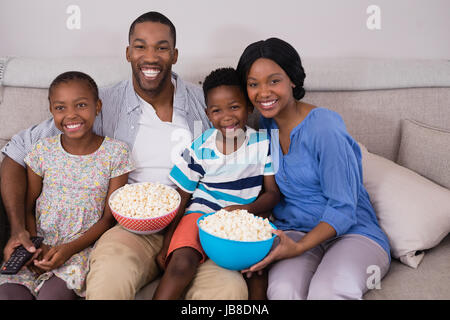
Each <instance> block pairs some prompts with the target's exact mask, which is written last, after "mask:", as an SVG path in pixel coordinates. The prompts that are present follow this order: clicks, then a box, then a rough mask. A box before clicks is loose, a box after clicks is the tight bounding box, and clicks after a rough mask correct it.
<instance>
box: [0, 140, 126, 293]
mask: <svg viewBox="0 0 450 320" xmlns="http://www.w3.org/2000/svg"><path fill="white" fill-rule="evenodd" d="M25 163H26V164H27V165H28V166H29V167H30V168H31V169H32V170H33V171H34V172H35V173H36V174H37V175H39V176H41V177H42V178H43V185H42V192H41V195H40V196H39V198H38V199H37V200H36V225H37V234H38V235H39V236H42V237H44V243H45V244H47V245H49V246H56V245H60V244H63V243H67V242H71V241H73V240H75V239H77V238H78V237H80V236H81V235H82V234H83V233H84V232H86V231H87V230H88V229H89V228H90V227H92V226H93V225H94V224H95V223H96V222H97V221H98V220H99V219H100V218H101V216H102V214H103V209H104V207H105V198H106V194H107V191H108V186H109V180H110V179H111V178H114V177H117V176H120V175H122V174H125V173H127V172H130V171H131V170H133V169H134V167H133V164H132V163H131V160H130V152H129V149H128V146H127V145H126V144H125V143H123V142H120V141H118V140H114V139H111V138H108V137H105V138H104V140H103V143H102V144H101V146H100V147H99V148H98V149H97V151H95V152H94V153H92V154H89V155H81V156H80V155H73V154H69V153H68V152H66V151H65V150H64V149H63V147H62V145H61V135H57V136H54V137H50V138H45V139H41V140H39V141H38V142H37V143H36V144H35V145H34V146H33V149H32V151H31V152H30V153H29V154H28V155H27V156H26V158H25ZM91 250H92V247H88V248H86V249H84V250H83V251H81V252H79V253H77V254H75V255H73V256H72V257H71V258H70V259H69V260H67V261H66V262H65V263H64V264H63V265H62V266H60V267H59V268H57V269H54V270H51V271H49V272H46V273H44V274H42V275H40V276H38V277H37V276H36V275H35V274H34V273H32V272H31V271H29V270H28V269H27V268H23V269H22V270H21V271H19V273H17V274H15V275H1V276H0V285H1V284H3V283H7V282H8V283H18V284H22V285H24V286H26V287H27V288H28V289H30V291H31V292H32V293H33V294H34V295H35V296H36V295H37V293H38V291H39V289H40V288H41V286H42V284H43V283H44V282H45V281H46V280H47V279H49V278H50V277H51V276H52V275H55V276H57V277H59V278H61V279H62V280H64V281H65V282H66V283H67V286H68V287H69V288H71V289H74V291H75V292H76V293H77V294H78V295H79V296H82V297H83V296H84V295H85V282H86V281H85V279H86V275H87V272H88V270H89V254H90V252H91Z"/></svg>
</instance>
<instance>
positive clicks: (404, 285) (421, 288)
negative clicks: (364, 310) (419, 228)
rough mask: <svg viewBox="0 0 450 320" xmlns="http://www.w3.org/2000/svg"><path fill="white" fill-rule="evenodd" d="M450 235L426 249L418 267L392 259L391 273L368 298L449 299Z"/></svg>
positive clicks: (369, 292)
mask: <svg viewBox="0 0 450 320" xmlns="http://www.w3.org/2000/svg"><path fill="white" fill-rule="evenodd" d="M449 266H450V235H449V236H447V237H446V238H445V239H444V240H442V242H441V243H440V244H439V245H438V246H436V247H434V248H432V249H430V250H427V254H426V258H425V259H424V260H423V262H422V263H421V264H420V266H419V267H418V268H417V269H412V268H409V267H407V266H405V265H404V264H403V263H401V262H399V261H398V260H396V259H393V260H392V263H391V266H390V268H389V272H388V273H387V274H386V276H385V277H384V278H383V279H381V283H380V286H381V287H380V288H379V289H373V290H370V291H368V292H367V293H366V294H365V295H364V299H365V300H448V299H450V286H449V281H450V279H449V272H448V270H449Z"/></svg>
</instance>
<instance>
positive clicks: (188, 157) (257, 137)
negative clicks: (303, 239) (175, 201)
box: [169, 126, 275, 214]
mask: <svg viewBox="0 0 450 320" xmlns="http://www.w3.org/2000/svg"><path fill="white" fill-rule="evenodd" d="M217 133H218V130H217V129H215V128H211V129H208V130H206V131H205V132H204V133H203V134H202V135H201V136H199V137H198V138H197V139H195V140H194V142H193V143H192V144H191V146H190V148H187V149H185V150H184V152H183V154H182V156H181V157H180V159H179V161H177V163H176V164H175V166H174V167H173V168H172V170H171V172H170V177H169V178H170V179H171V180H172V181H173V182H174V183H175V184H176V185H177V186H178V187H180V188H181V189H182V190H184V191H186V192H188V193H192V198H191V201H190V203H189V204H188V207H187V210H186V214H189V213H192V212H200V213H210V212H214V211H218V210H220V209H221V208H223V207H226V206H230V205H236V204H239V205H243V204H249V203H251V202H253V201H255V200H256V198H257V197H258V195H259V193H260V191H261V189H262V185H263V177H264V176H265V175H274V174H275V173H274V170H273V166H272V160H271V156H270V148H269V138H268V136H267V134H266V132H265V131H255V130H254V129H252V128H250V127H248V126H247V127H246V137H245V141H244V143H243V144H242V146H241V147H240V148H239V149H238V150H237V151H235V152H233V153H232V154H229V155H224V154H222V153H221V152H219V151H218V149H217V147H216V136H217Z"/></svg>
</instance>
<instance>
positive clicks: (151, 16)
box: [128, 11, 177, 48]
mask: <svg viewBox="0 0 450 320" xmlns="http://www.w3.org/2000/svg"><path fill="white" fill-rule="evenodd" d="M143 22H159V23H162V24H165V25H167V26H169V28H170V34H171V35H172V38H173V47H174V48H175V47H176V43H177V33H176V30H175V26H174V25H173V23H172V21H170V20H169V18H167V17H166V16H165V15H163V14H161V13H159V12H156V11H150V12H147V13H144V14H143V15H141V16H139V17H138V18H137V19H136V20H134V21H133V23H132V24H131V26H130V31H129V33H128V42H130V39H131V35H132V34H133V32H134V27H135V25H136V24H138V23H143Z"/></svg>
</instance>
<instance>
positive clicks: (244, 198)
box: [154, 68, 280, 299]
mask: <svg viewBox="0 0 450 320" xmlns="http://www.w3.org/2000/svg"><path fill="white" fill-rule="evenodd" d="M203 92H204V95H205V101H206V105H207V108H206V114H207V116H208V118H209V120H210V121H211V123H212V125H213V128H211V129H208V130H206V131H205V132H204V133H203V134H202V135H201V136H200V137H199V138H197V139H196V140H194V142H193V143H192V145H191V147H190V148H187V149H185V150H184V152H183V155H182V158H180V161H178V162H177V163H176V164H175V166H174V167H173V169H172V171H171V172H170V179H171V180H172V181H173V182H174V183H175V184H176V185H177V186H178V192H179V193H180V195H181V204H180V208H179V211H178V214H177V216H176V217H175V219H174V221H173V222H172V223H171V225H170V226H169V228H168V230H167V232H166V234H165V236H164V244H163V248H162V250H161V252H160V253H159V254H158V256H157V262H158V264H159V265H160V267H161V268H162V269H165V272H164V275H163V277H162V279H161V282H160V284H159V286H158V288H157V290H156V292H155V295H154V299H178V298H180V297H181V296H182V294H183V293H184V290H185V289H186V287H187V286H188V285H189V283H190V282H191V281H192V279H193V277H194V275H195V273H196V270H197V267H198V266H199V264H200V263H203V262H204V261H205V259H206V254H205V252H204V251H203V249H202V247H201V244H200V240H199V237H198V227H197V224H196V222H197V219H198V218H199V217H201V216H202V215H203V214H205V213H210V212H215V211H218V210H220V209H222V208H223V209H226V210H228V211H232V210H235V209H245V210H247V211H249V212H251V213H253V214H255V215H259V216H262V217H268V215H269V214H270V210H271V209H272V208H273V207H274V206H275V205H276V204H277V203H278V201H279V198H280V193H279V190H278V187H277V185H276V182H275V178H274V174H275V173H274V170H273V167H272V162H271V157H270V152H269V150H270V149H269V140H268V137H267V135H266V134H264V133H262V132H257V131H255V130H253V129H252V128H250V127H248V126H247V125H246V124H247V119H248V115H249V113H251V112H252V108H251V106H250V105H249V104H248V102H247V99H246V95H245V92H244V91H243V89H242V87H241V84H240V82H239V78H238V75H237V73H236V71H235V70H234V69H233V68H221V69H217V70H215V71H213V72H212V73H211V74H210V75H208V76H207V77H206V78H205V81H204V84H203ZM263 187H264V188H263ZM247 282H248V287H249V298H250V299H265V298H266V287H267V280H266V276H265V275H262V276H258V275H256V274H254V275H253V276H252V277H251V278H249V279H248V281H247Z"/></svg>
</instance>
